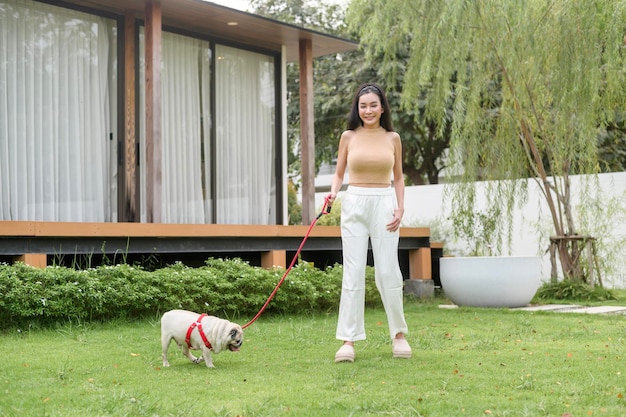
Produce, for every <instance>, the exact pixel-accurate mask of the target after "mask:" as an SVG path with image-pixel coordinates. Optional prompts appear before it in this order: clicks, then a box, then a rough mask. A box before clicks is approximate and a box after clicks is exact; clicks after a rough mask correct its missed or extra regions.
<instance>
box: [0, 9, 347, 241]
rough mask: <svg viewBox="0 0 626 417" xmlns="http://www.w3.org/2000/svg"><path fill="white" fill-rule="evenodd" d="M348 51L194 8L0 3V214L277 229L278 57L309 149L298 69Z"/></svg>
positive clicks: (305, 88) (308, 109) (281, 136)
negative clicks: (291, 82)
mask: <svg viewBox="0 0 626 417" xmlns="http://www.w3.org/2000/svg"><path fill="white" fill-rule="evenodd" d="M356 47H357V44H356V43H354V42H352V41H349V40H345V39H340V38H336V37H333V36H329V35H325V34H322V33H319V32H315V31H310V30H306V29H303V28H299V27H296V26H293V25H288V24H284V23H280V22H277V21H274V20H270V19H267V18H263V17H260V16H256V15H253V14H250V13H246V12H241V11H238V10H234V9H230V8H227V7H223V6H219V5H216V4H213V3H209V2H205V1H201V0H99V1H96V0H69V1H35V0H0V221H43V222H104V223H108V222H111V223H116V222H140V223H174V224H245V225H281V224H286V221H287V218H286V205H287V195H286V164H287V163H286V160H287V157H286V119H285V113H286V112H285V108H286V99H285V97H286V91H285V90H286V81H285V72H286V71H285V68H286V63H287V62H290V61H295V62H299V63H300V65H301V77H304V78H303V79H301V82H300V84H301V96H303V97H304V100H305V101H303V102H302V104H301V110H302V124H303V131H302V136H303V137H302V138H301V139H302V142H303V143H304V144H307V143H311V144H312V142H313V140H314V139H313V137H312V136H313V132H312V126H313V120H312V117H313V111H312V107H313V102H312V97H313V94H312V75H311V74H312V72H311V66H312V61H313V59H314V58H315V57H317V56H321V55H325V54H332V53H338V52H343V51H349V50H352V49H355V48H356ZM303 158H307V159H311V158H314V155H310V154H306V153H305V154H303ZM310 165H311V166H313V165H314V164H313V163H312V162H311V163H310ZM303 166H307V164H305V163H304V162H303ZM307 175H308V174H307V173H305V182H307V178H308V177H307ZM312 177H313V173H312V172H311V174H310V183H311V184H313V178H312ZM308 193H309V194H310V196H311V197H310V198H311V201H312V199H313V194H314V190H313V189H310V190H308ZM1 234H2V232H1V231H0V235H1Z"/></svg>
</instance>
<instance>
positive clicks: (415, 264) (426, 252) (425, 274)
mask: <svg viewBox="0 0 626 417" xmlns="http://www.w3.org/2000/svg"><path fill="white" fill-rule="evenodd" d="M409 278H411V279H432V278H433V268H432V258H431V250H430V247H427V248H418V249H412V250H410V251H409Z"/></svg>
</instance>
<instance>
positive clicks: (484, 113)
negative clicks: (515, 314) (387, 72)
mask: <svg viewBox="0 0 626 417" xmlns="http://www.w3.org/2000/svg"><path fill="white" fill-rule="evenodd" d="M348 19H349V21H351V22H356V24H357V25H359V26H358V27H359V33H360V34H361V41H362V42H363V43H364V44H366V45H367V46H368V49H367V53H368V54H369V55H370V56H372V55H378V54H380V55H382V56H383V63H382V65H385V63H386V62H389V61H392V60H393V59H394V56H395V54H396V51H397V50H398V49H399V48H402V47H404V45H402V43H401V42H402V41H403V40H404V37H403V36H402V34H403V33H410V34H411V36H412V38H411V42H410V56H411V58H410V60H409V62H408V64H407V69H406V73H405V74H404V86H403V90H402V104H403V106H404V107H405V108H406V109H413V110H414V111H419V106H420V104H419V101H417V100H415V97H417V96H418V95H419V94H420V93H421V92H423V91H424V90H428V97H427V99H426V103H425V108H424V112H425V114H426V116H427V117H428V118H429V119H431V120H434V121H435V122H436V125H437V129H440V130H441V129H445V128H447V126H448V123H449V120H452V124H451V126H450V129H451V141H450V160H449V161H450V162H449V163H450V165H451V169H450V170H449V171H448V172H447V175H449V176H458V178H459V179H460V180H462V181H463V182H464V183H465V184H471V181H474V180H476V179H494V180H508V181H499V182H498V183H497V184H498V185H497V186H496V187H494V188H493V189H492V193H493V195H492V197H491V201H496V202H498V203H500V205H501V206H502V207H503V210H501V212H502V213H503V216H504V217H505V218H503V219H500V221H506V220H507V219H508V220H510V216H506V214H507V213H508V214H510V213H511V211H512V207H513V204H514V202H515V201H519V200H517V199H518V198H520V197H521V198H523V196H524V194H525V193H524V189H523V188H520V184H523V182H520V181H515V180H517V179H519V178H524V177H528V176H530V177H532V178H534V179H536V181H537V183H538V186H539V187H540V188H541V190H542V193H543V196H544V199H545V202H546V204H547V207H548V210H549V213H550V217H551V222H552V225H553V228H554V230H553V231H554V235H555V236H557V237H571V236H575V235H577V234H578V229H577V223H576V221H575V216H574V212H573V210H572V190H571V187H570V176H571V175H574V174H595V173H597V172H598V171H599V169H600V168H599V159H598V141H597V138H598V135H599V133H600V132H601V131H603V130H604V131H606V130H607V129H609V128H610V126H613V125H615V123H617V122H618V120H617V119H618V116H617V115H619V114H623V110H624V109H625V108H626V79H625V56H624V55H625V53H626V45H625V42H626V40H625V38H624V34H625V29H626V23H625V22H626V4H625V3H624V2H623V1H622V0H553V1H545V0H526V1H509V0H455V1H432V0H413V1H411V2H405V1H404V0H353V2H352V3H351V5H350V7H349V10H348ZM353 24H354V23H353ZM494 91H499V95H494V94H493V92H494ZM450 100H453V104H452V118H451V119H450V118H449V117H447V116H446V115H445V109H446V108H447V105H448V103H449V101H450ZM458 189H460V190H464V191H462V193H461V194H457V195H456V197H457V198H456V200H454V202H453V207H458V208H459V210H467V207H468V205H469V206H470V208H471V205H472V204H473V202H474V200H473V194H472V193H473V192H474V191H473V190H474V189H473V188H472V187H470V186H466V187H458ZM568 242H569V241H568V240H567V239H561V240H559V241H558V259H559V261H560V264H561V267H562V270H563V273H564V276H565V277H567V278H581V279H584V278H585V277H584V276H581V274H582V271H583V269H582V268H581V265H580V259H581V258H580V257H579V256H578V255H579V249H577V247H576V246H575V245H571V244H569V243H568Z"/></svg>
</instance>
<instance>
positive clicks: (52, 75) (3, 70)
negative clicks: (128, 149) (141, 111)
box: [0, 0, 117, 221]
mask: <svg viewBox="0 0 626 417" xmlns="http://www.w3.org/2000/svg"><path fill="white" fill-rule="evenodd" d="M0 44H1V45H2V48H0V97H2V98H3V99H2V100H0V220H40V221H116V220H117V182H116V181H117V180H116V178H117V165H116V161H117V155H116V148H117V146H116V143H117V138H116V125H117V110H116V103H117V98H116V92H117V78H116V71H117V67H116V65H117V60H116V57H117V51H116V45H117V41H116V22H115V21H113V20H110V19H105V18H102V17H99V16H94V15H90V14H86V13H81V12H77V11H73V10H69V9H65V8H60V7H56V6H51V5H47V4H42V3H38V2H33V1H28V0H18V1H14V0H0Z"/></svg>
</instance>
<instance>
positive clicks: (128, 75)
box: [118, 13, 140, 222]
mask: <svg viewBox="0 0 626 417" xmlns="http://www.w3.org/2000/svg"><path fill="white" fill-rule="evenodd" d="M122 42H123V48H124V61H123V65H124V67H123V72H124V75H123V82H124V86H123V104H122V106H123V107H124V115H123V120H122V124H123V131H124V135H123V137H122V138H121V139H120V146H119V147H118V152H120V153H121V155H119V160H120V161H121V164H120V166H119V167H118V172H119V176H118V187H119V190H120V200H119V203H118V211H119V214H118V221H122V222H136V221H139V217H140V214H139V193H138V187H137V184H139V170H138V169H137V168H138V164H137V151H136V150H137V124H136V119H137V115H136V111H135V109H136V105H137V96H136V93H135V91H136V90H135V83H136V76H135V74H136V65H135V61H136V60H135V54H136V51H137V45H136V37H135V16H134V14H132V13H128V14H127V15H126V16H125V19H124V37H123V41H122Z"/></svg>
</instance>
